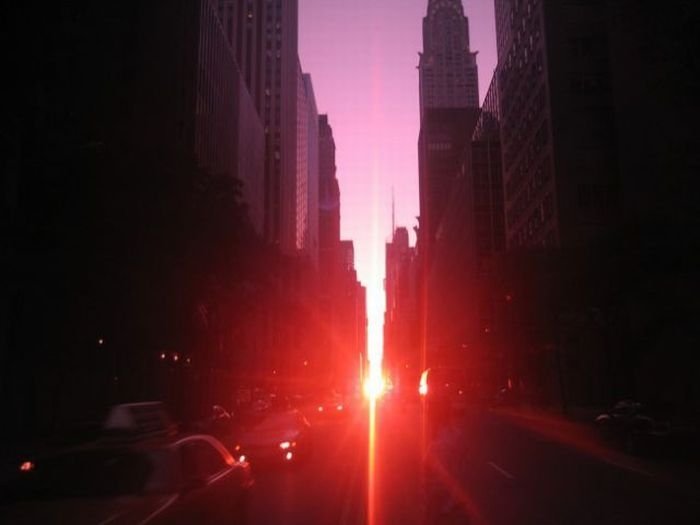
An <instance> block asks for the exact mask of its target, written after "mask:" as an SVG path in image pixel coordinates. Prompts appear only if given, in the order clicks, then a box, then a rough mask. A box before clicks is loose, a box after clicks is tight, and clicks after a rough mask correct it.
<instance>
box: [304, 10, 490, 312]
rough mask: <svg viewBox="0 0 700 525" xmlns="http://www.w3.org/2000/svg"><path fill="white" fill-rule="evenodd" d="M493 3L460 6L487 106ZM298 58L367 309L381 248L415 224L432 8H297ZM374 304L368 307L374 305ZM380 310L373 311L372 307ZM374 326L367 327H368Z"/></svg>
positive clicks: (377, 281)
mask: <svg viewBox="0 0 700 525" xmlns="http://www.w3.org/2000/svg"><path fill="white" fill-rule="evenodd" d="M493 3H494V2H493V0H463V5H464V8H465V11H466V15H467V16H468V17H469V24H470V33H471V48H472V50H475V51H478V52H479V55H478V57H477V63H478V65H479V90H480V91H479V94H480V96H481V98H482V99H483V97H484V95H485V94H486V89H487V88H488V84H489V82H490V79H491V75H492V72H493V69H494V67H495V65H496V42H495V41H496V38H495V22H494V15H493ZM299 4H300V7H299V26H300V27H299V54H300V56H301V62H302V67H303V68H304V71H306V72H308V73H310V74H311V77H312V79H313V83H314V90H315V93H316V100H317V103H318V107H319V111H320V112H322V113H328V115H329V120H330V123H331V125H332V126H333V133H334V136H335V142H336V147H337V158H336V163H337V165H338V180H339V182H340V192H341V230H342V236H343V238H345V239H352V240H353V241H354V242H355V263H356V267H357V271H358V275H359V278H360V280H361V281H362V283H363V284H365V285H367V286H368V292H369V294H370V297H368V302H369V304H368V306H369V308H370V318H371V317H372V315H371V314H372V312H371V310H372V308H373V302H374V303H376V302H377V301H379V300H380V298H379V297H378V295H379V294H381V295H383V291H382V289H381V286H382V279H383V275H384V242H385V241H386V240H387V239H388V238H389V236H390V233H391V192H392V187H393V188H394V193H395V197H396V224H397V225H398V226H406V227H408V228H409V230H410V231H411V238H412V239H413V240H412V242H413V241H414V238H413V230H412V228H413V226H415V224H416V220H415V217H416V216H417V215H418V153H417V140H418V127H419V126H418V124H419V120H418V72H417V70H416V65H417V64H418V52H419V50H421V49H422V20H423V17H424V16H425V12H426V8H427V4H428V0H299ZM372 296H374V298H373V297H372ZM375 306H377V307H378V305H375ZM370 322H371V319H370Z"/></svg>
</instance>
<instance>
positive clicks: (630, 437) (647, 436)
mask: <svg viewBox="0 0 700 525" xmlns="http://www.w3.org/2000/svg"><path fill="white" fill-rule="evenodd" d="M595 424H596V426H597V427H598V429H599V430H600V432H601V434H602V436H603V437H604V438H605V439H607V440H609V441H611V442H613V443H614V444H616V445H618V446H621V447H622V448H623V449H624V450H626V451H627V452H630V453H633V454H640V453H644V452H649V451H650V450H652V449H657V448H658V447H659V446H661V445H662V444H663V442H664V441H667V440H668V439H669V438H670V435H671V422H670V419H669V415H668V414H664V413H663V411H661V410H659V409H656V410H653V409H651V408H650V407H648V406H645V405H643V404H642V403H640V402H638V401H634V400H629V399H626V400H622V401H618V402H617V403H615V405H613V406H612V407H611V408H610V409H609V410H607V411H606V412H603V413H601V414H599V415H598V416H597V417H596V418H595Z"/></svg>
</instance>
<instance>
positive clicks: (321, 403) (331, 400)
mask: <svg viewBox="0 0 700 525" xmlns="http://www.w3.org/2000/svg"><path fill="white" fill-rule="evenodd" d="M349 408H350V407H349V405H348V403H347V402H346V401H345V400H344V399H343V397H342V396H341V395H340V394H337V393H331V394H328V395H326V396H321V397H319V398H318V399H316V402H315V403H313V404H312V405H311V412H312V413H313V414H314V416H315V417H316V418H317V419H321V420H329V419H338V418H342V417H345V416H346V415H347V413H348V410H349Z"/></svg>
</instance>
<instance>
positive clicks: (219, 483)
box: [0, 434, 253, 525]
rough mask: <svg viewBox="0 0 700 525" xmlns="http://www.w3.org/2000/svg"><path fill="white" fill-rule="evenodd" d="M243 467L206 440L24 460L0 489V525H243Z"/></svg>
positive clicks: (112, 446)
mask: <svg viewBox="0 0 700 525" xmlns="http://www.w3.org/2000/svg"><path fill="white" fill-rule="evenodd" d="M252 485H253V478H252V474H251V469H250V464H249V463H248V462H247V461H246V460H245V458H243V457H239V458H238V459H234V457H233V456H232V455H231V453H230V452H229V451H228V450H227V449H226V448H225V447H224V445H223V444H222V443H221V442H219V441H218V440H217V439H215V438H214V437H212V436H207V435H196V434H195V435H189V436H182V437H177V438H175V439H171V438H158V437H157V438H150V437H149V438H147V439H146V440H145V441H139V442H133V441H132V440H129V441H122V440H115V439H114V438H113V437H108V438H106V439H102V440H99V441H98V442H96V443H93V444H90V445H84V446H81V447H77V448H74V449H69V450H64V451H60V452H57V453H55V454H52V455H47V456H45V457H41V458H37V459H26V460H24V461H22V462H21V463H20V464H19V465H18V466H17V468H16V472H15V474H14V475H13V476H11V477H10V478H9V479H8V480H7V481H6V482H5V483H4V484H3V486H2V487H1V488H2V490H0V522H1V523H13V524H18V525H21V524H30V523H70V524H75V525H82V524H94V525H97V524H100V523H110V524H112V525H120V524H127V523H142V524H144V525H146V524H147V525H165V524H173V525H175V524H181V523H182V524H185V523H203V524H210V525H218V524H224V523H227V524H230V523H245V520H246V511H247V509H246V508H247V500H248V493H249V491H250V488H251V487H252Z"/></svg>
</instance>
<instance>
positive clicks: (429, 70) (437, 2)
mask: <svg viewBox="0 0 700 525" xmlns="http://www.w3.org/2000/svg"><path fill="white" fill-rule="evenodd" d="M418 76H419V89H420V115H421V129H420V136H419V138H418V159H419V166H418V170H419V177H418V178H419V192H420V231H419V240H418V250H419V252H420V253H421V256H422V257H423V259H424V261H425V262H426V264H428V265H429V264H430V262H429V261H430V251H431V246H432V244H433V242H434V239H435V235H436V232H437V228H438V227H439V225H440V220H441V218H442V213H443V211H444V209H445V208H446V206H447V200H448V197H449V194H450V186H451V184H452V181H453V179H454V177H455V176H456V175H457V174H458V172H459V170H460V168H461V160H462V155H463V151H464V148H465V147H466V145H467V144H468V143H469V139H470V137H471V134H472V131H473V129H474V125H475V123H476V119H477V118H478V110H479V89H478V75H477V67H476V53H474V52H472V51H471V49H470V47H469V20H468V19H467V17H466V16H464V9H463V7H462V2H461V0H430V1H429V3H428V12H427V15H426V17H425V18H424V19H423V52H422V53H421V54H420V63H419V64H418Z"/></svg>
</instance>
